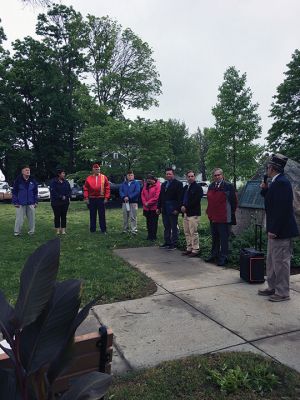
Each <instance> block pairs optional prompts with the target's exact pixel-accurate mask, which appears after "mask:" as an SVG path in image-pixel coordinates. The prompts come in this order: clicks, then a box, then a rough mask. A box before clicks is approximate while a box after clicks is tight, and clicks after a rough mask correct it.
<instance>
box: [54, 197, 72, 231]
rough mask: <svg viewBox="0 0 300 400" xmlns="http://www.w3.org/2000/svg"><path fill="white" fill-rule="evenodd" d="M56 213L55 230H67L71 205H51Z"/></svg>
mask: <svg viewBox="0 0 300 400" xmlns="http://www.w3.org/2000/svg"><path fill="white" fill-rule="evenodd" d="M51 206H52V210H53V212H54V226H55V228H57V229H58V228H65V227H66V226H67V212H68V208H69V203H65V204H60V205H54V204H51Z"/></svg>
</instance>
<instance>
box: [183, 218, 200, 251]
mask: <svg viewBox="0 0 300 400" xmlns="http://www.w3.org/2000/svg"><path fill="white" fill-rule="evenodd" d="M198 224H199V217H198V216H197V215H194V216H193V217H188V216H187V215H186V214H184V218H183V230H184V235H185V240H186V249H187V251H191V252H193V253H199V235H198Z"/></svg>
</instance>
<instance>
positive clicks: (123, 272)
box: [0, 202, 155, 303]
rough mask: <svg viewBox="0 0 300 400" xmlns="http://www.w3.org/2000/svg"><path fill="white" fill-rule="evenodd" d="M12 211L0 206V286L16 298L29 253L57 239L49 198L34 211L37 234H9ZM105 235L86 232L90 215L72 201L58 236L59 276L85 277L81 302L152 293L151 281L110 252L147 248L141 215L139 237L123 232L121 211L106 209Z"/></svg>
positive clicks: (81, 206) (110, 299)
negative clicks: (106, 227)
mask: <svg viewBox="0 0 300 400" xmlns="http://www.w3.org/2000/svg"><path fill="white" fill-rule="evenodd" d="M14 220H15V210H14V207H12V206H11V205H9V204H0V237H1V258H0V282H1V283H0V289H1V290H2V291H3V292H4V293H5V295H6V296H7V298H8V299H9V300H10V301H11V302H14V301H15V299H16V296H17V292H18V287H19V274H20V270H21V268H22V266H23V264H24V262H25V260H26V258H27V257H28V255H29V254H30V253H32V252H33V251H34V250H35V249H36V248H37V247H38V246H40V245H41V244H43V243H45V242H46V241H47V240H49V239H52V238H54V237H56V234H55V232H54V228H53V213H52V209H51V206H50V203H49V202H44V203H40V204H39V206H38V208H37V213H36V234H35V235H34V236H29V235H27V221H25V223H24V227H23V234H22V236H20V237H14V236H13V227H14ZM107 225H108V231H109V233H108V235H106V236H105V235H101V234H99V233H97V234H90V232H89V215H88V210H87V207H86V205H85V204H84V203H83V202H73V203H71V205H70V209H69V212H68V225H67V235H65V236H61V255H60V270H59V280H64V279H68V278H77V279H82V280H83V281H84V293H83V302H84V303H85V302H87V301H88V300H90V299H92V298H95V297H98V296H100V299H101V300H100V301H99V302H100V303H109V302H113V301H117V300H124V299H132V298H138V297H143V296H146V295H147V294H149V293H152V292H154V291H155V285H154V284H153V282H152V281H151V279H149V278H147V277H146V276H145V275H143V274H142V273H140V272H139V271H138V270H136V269H135V268H133V267H131V266H129V265H128V264H127V263H126V262H124V261H123V260H122V259H120V258H119V257H117V256H115V255H114V254H113V252H112V250H113V249H114V248H119V247H132V246H147V245H148V241H146V240H143V238H144V237H145V236H146V233H145V225H144V218H143V216H142V215H139V227H140V232H139V235H138V236H137V237H131V236H127V235H124V234H121V231H122V221H121V210H120V209H114V210H107Z"/></svg>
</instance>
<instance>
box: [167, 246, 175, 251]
mask: <svg viewBox="0 0 300 400" xmlns="http://www.w3.org/2000/svg"><path fill="white" fill-rule="evenodd" d="M167 250H169V251H173V250H176V246H173V245H171V246H168V248H167Z"/></svg>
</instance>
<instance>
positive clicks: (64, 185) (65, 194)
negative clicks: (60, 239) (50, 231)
mask: <svg viewBox="0 0 300 400" xmlns="http://www.w3.org/2000/svg"><path fill="white" fill-rule="evenodd" d="M65 176H66V173H65V171H64V170H63V169H58V170H57V171H56V177H55V178H54V179H53V180H52V182H51V184H50V194H51V206H52V209H53V212H54V227H55V229H56V233H57V234H60V233H62V234H63V235H65V234H66V225H67V212H68V208H69V204H70V197H71V187H70V184H69V182H68V181H67V180H66V179H65Z"/></svg>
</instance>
